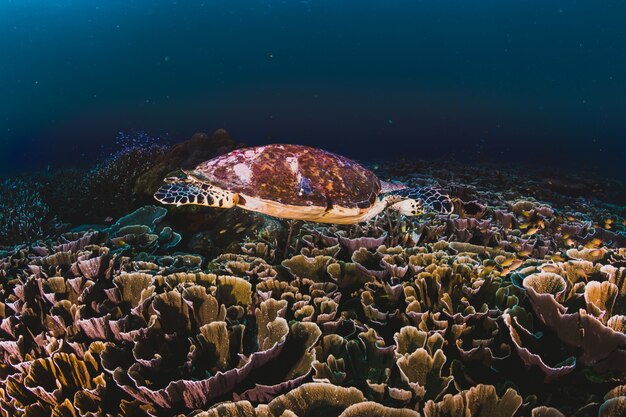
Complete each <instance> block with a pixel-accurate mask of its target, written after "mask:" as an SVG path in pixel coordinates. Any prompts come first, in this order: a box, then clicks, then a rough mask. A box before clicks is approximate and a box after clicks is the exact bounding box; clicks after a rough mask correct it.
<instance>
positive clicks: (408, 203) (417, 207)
mask: <svg viewBox="0 0 626 417" xmlns="http://www.w3.org/2000/svg"><path fill="white" fill-rule="evenodd" d="M388 208H389V210H393V211H397V212H398V213H400V214H403V215H405V216H419V215H420V214H423V213H424V203H423V202H422V200H421V199H414V198H405V199H404V200H400V201H398V202H397V203H393V204H391V205H389V206H388Z"/></svg>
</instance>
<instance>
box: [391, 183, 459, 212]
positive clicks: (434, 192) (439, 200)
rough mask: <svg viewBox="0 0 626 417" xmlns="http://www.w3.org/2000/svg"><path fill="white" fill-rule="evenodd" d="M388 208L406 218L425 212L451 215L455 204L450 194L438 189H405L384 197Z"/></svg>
mask: <svg viewBox="0 0 626 417" xmlns="http://www.w3.org/2000/svg"><path fill="white" fill-rule="evenodd" d="M384 199H385V201H386V203H387V208H389V209H391V210H394V211H397V212H399V213H400V214H404V215H405V216H419V215H420V214H423V213H425V212H434V213H439V214H451V213H452V211H453V210H454V204H453V203H452V199H451V198H450V196H449V195H448V194H446V193H445V192H443V191H442V190H440V189H438V188H433V187H423V188H420V187H418V188H404V189H400V190H395V191H391V192H389V193H388V194H386V195H385V196H384Z"/></svg>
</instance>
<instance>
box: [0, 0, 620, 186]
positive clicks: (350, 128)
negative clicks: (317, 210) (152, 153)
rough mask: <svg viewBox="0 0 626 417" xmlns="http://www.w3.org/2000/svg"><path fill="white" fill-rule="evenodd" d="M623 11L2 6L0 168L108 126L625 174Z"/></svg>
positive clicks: (47, 160) (463, 6)
mask: <svg viewBox="0 0 626 417" xmlns="http://www.w3.org/2000/svg"><path fill="white" fill-rule="evenodd" d="M624 15H626V4H624V3H623V2H619V1H607V2H602V3H601V4H598V3H597V2H592V1H554V0H549V1H517V0H515V1H506V2H502V1H495V0H485V1H480V2H467V1H463V0H448V1H414V0H410V1H405V0H394V1H384V2H383V1H372V0H365V1H355V0H344V1H333V0H311V1H305V0H303V1H256V0H245V1H244V0H235V1H157V2H149V1H137V0H134V1H122V0H111V1H98V0H81V1H72V0H55V1H36V0H20V1H11V0H2V1H0V56H1V57H2V58H1V59H0V92H1V94H0V115H1V117H0V172H2V173H5V174H6V173H11V172H16V171H24V170H41V169H46V168H47V167H48V166H50V167H59V166H76V165H85V164H91V163H93V162H94V161H97V160H98V159H99V158H102V156H103V155H105V154H107V153H108V152H112V151H115V150H116V144H115V137H116V135H117V133H118V132H119V131H123V132H127V131H130V130H135V131H143V132H147V133H149V134H150V135H154V136H161V137H165V138H166V139H165V140H166V141H167V140H169V141H170V143H171V142H176V141H179V140H182V139H186V138H188V137H190V136H191V134H193V133H195V132H198V131H213V130H215V129H217V128H226V129H228V130H229V132H231V134H232V135H233V136H234V137H236V138H237V139H238V140H240V141H242V142H245V143H246V144H250V145H257V144H265V143H271V142H283V143H301V144H308V145H314V146H319V147H323V148H327V149H329V150H332V151H335V152H339V153H343V154H347V155H349V156H352V157H355V158H357V157H358V158H363V159H375V158H380V157H381V156H382V157H385V158H390V159H392V158H395V157H398V156H404V157H410V158H422V159H432V158H439V159H457V160H464V161H470V162H484V161H491V162H502V161H505V162H507V163H509V162H512V163H516V164H532V165H534V166H535V167H540V168H543V169H550V168H552V167H558V169H561V168H567V169H571V170H576V171H580V170H585V171H588V172H591V173H600V174H610V175H612V176H614V177H623V168H622V161H623V156H624V154H626V145H625V143H626V141H625V140H624V133H625V132H626V117H624V115H625V114H626V76H625V74H626V29H624V24H623V23H624V20H623V16H624Z"/></svg>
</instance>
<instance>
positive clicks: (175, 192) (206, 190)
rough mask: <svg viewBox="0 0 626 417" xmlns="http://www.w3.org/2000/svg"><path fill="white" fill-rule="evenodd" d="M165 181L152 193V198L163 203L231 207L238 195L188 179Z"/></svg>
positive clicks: (167, 179) (235, 203)
mask: <svg viewBox="0 0 626 417" xmlns="http://www.w3.org/2000/svg"><path fill="white" fill-rule="evenodd" d="M165 181H166V183H165V184H163V185H162V186H161V188H159V189H158V191H157V192H156V193H154V198H155V199H157V200H158V201H160V202H161V203H163V204H174V205H176V206H182V205H185V204H195V205H199V206H208V207H221V208H231V207H234V206H235V205H237V202H238V200H239V198H238V195H237V194H235V193H232V192H230V191H225V190H222V189H221V188H218V187H214V186H212V185H208V184H202V183H199V182H195V181H191V180H189V179H180V178H166V179H165Z"/></svg>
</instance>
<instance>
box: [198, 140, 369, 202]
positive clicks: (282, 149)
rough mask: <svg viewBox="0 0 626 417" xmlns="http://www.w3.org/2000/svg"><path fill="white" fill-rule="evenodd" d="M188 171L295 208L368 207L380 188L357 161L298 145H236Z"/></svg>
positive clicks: (222, 186)
mask: <svg viewBox="0 0 626 417" xmlns="http://www.w3.org/2000/svg"><path fill="white" fill-rule="evenodd" d="M188 174H189V176H190V177H192V178H193V179H195V180H198V181H201V182H203V183H207V184H211V185H215V186H217V187H220V188H222V189H224V190H228V191H232V192H235V193H238V194H240V195H241V196H242V197H243V198H245V196H250V197H255V198H260V199H263V200H270V201H275V202H277V203H281V204H289V205H295V206H316V207H327V208H330V207H347V208H354V207H358V208H369V207H370V206H372V204H373V203H374V202H375V201H376V198H377V196H378V194H379V193H380V190H381V184H380V181H379V180H378V178H376V175H374V173H373V172H371V171H369V170H367V169H366V168H364V167H363V166H361V165H359V164H358V163H356V162H354V161H352V160H350V159H348V158H345V157H343V156H340V155H335V154H333V153H330V152H326V151H323V150H321V149H316V148H310V147H307V146H301V145H266V146H259V147H255V148H245V149H236V150H234V151H232V152H230V153H228V154H225V155H222V156H219V157H217V158H214V159H210V160H208V161H205V162H203V163H201V164H200V165H198V166H197V167H196V169H195V170H194V171H191V172H188Z"/></svg>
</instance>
